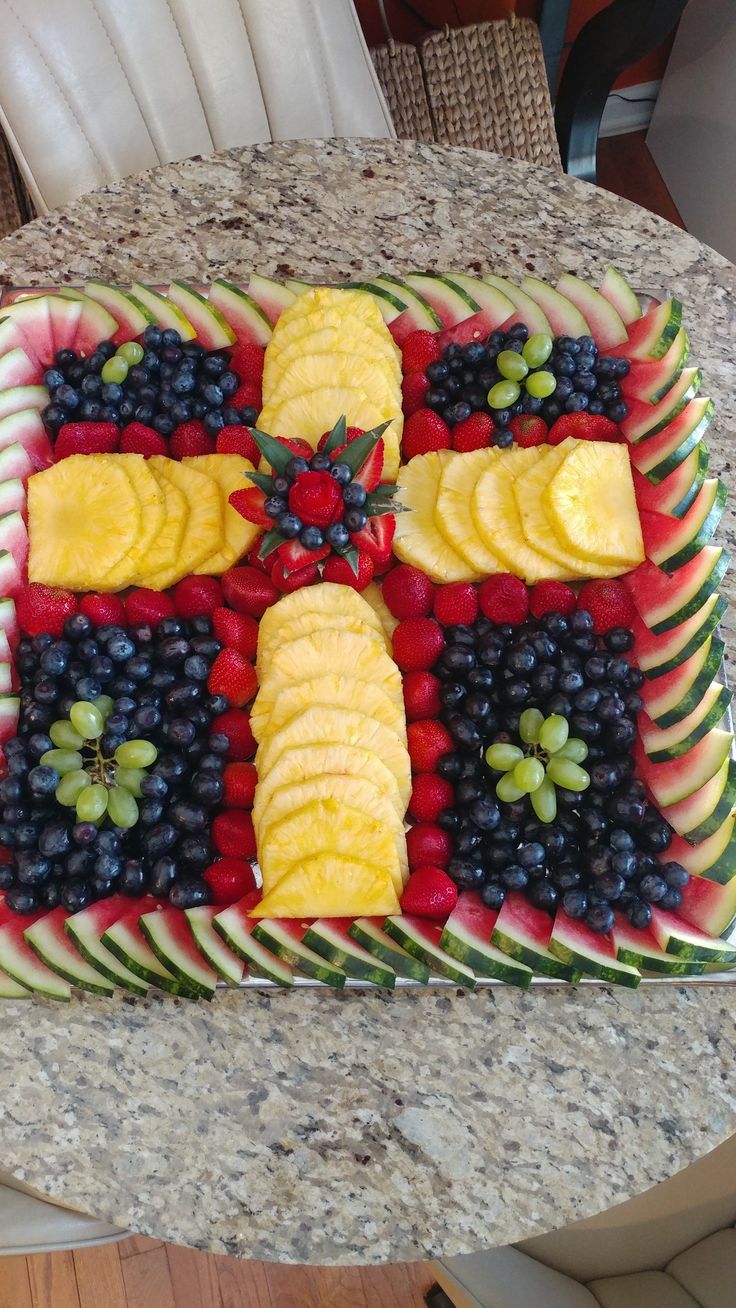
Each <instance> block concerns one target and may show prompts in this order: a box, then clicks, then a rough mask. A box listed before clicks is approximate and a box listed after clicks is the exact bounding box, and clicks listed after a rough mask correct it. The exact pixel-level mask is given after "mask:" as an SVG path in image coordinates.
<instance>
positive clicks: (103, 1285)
mask: <svg viewBox="0 0 736 1308" xmlns="http://www.w3.org/2000/svg"><path fill="white" fill-rule="evenodd" d="M1 1274H2V1265H1V1264H0V1275H1ZM74 1274H75V1276H76V1279H77V1293H78V1295H79V1308H102V1305H104V1308H127V1306H128V1299H127V1296H126V1293H125V1282H124V1281H123V1271H122V1267H121V1265H120V1246H119V1245H117V1244H102V1245H99V1246H98V1247H97V1248H94V1249H75V1250H74Z"/></svg>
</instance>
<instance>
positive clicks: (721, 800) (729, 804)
mask: <svg viewBox="0 0 736 1308" xmlns="http://www.w3.org/2000/svg"><path fill="white" fill-rule="evenodd" d="M718 776H720V774H719V773H716V777H718ZM715 779H716V778H714V777H711V779H710V781H709V782H706V786H708V785H711V784H712V782H713V781H714V780H715ZM702 789H705V787H702ZM699 794H700V791H697V790H696V791H695V793H694V794H693V795H690V796H689V799H690V801H692V806H693V807H694V806H695V805H696V804H697V800H698V795H699ZM701 802H702V801H701ZM735 803H736V762H734V760H733V759H727V760H726V762H725V763H724V765H723V788H722V790H721V792H720V794H719V796H718V799H717V801H716V802H715V804H714V805H713V807H712V809H711V810H710V812H709V813H707V814H705V815H704V816H703V817H702V818H701V820H700V821H699V822H697V823H696V824H695V825H694V826H692V827H690V828H689V829H688V830H687V831H685V832H678V834H682V835H684V837H685V839H686V840H687V841H688V843H689V844H692V845H698V844H700V842H701V841H702V840H707V838H708V836H712V835H714V834H715V832H716V831H717V830H718V828H719V827H720V826H721V825H722V824H723V823H724V822H725V821H726V818H728V817H730V815H731V811H732V809H733V807H734V804H735ZM687 804H688V801H687V800H685V801H683V803H682V804H679V805H678V804H674V805H673V806H672V808H679V809H680V810H682V809H683V807H684V806H687ZM671 814H672V809H664V810H663V812H662V816H663V817H664V818H665V819H666V820H667V821H668V822H670V825H672V826H674V822H671V820H670V815H671ZM675 830H677V827H675Z"/></svg>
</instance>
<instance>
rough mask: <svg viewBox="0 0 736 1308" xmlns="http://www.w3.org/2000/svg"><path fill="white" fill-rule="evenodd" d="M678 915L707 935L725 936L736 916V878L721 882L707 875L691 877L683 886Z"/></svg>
mask: <svg viewBox="0 0 736 1308" xmlns="http://www.w3.org/2000/svg"><path fill="white" fill-rule="evenodd" d="M677 915H678V917H681V918H684V920H685V921H686V922H689V923H690V926H694V927H699V928H700V930H701V931H704V932H705V934H706V935H707V936H725V935H726V934H727V933H728V931H729V930H730V929H731V927H732V926H733V924H734V920H735V919H736V878H732V880H731V881H728V882H726V884H725V885H720V884H719V883H718V882H717V881H708V880H707V879H706V878H705V877H691V878H690V880H689V881H688V883H687V885H686V886H683V887H682V903H681V904H680V907H679V908H678V910H677Z"/></svg>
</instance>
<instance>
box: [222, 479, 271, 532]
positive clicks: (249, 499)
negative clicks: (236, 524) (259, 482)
mask: <svg viewBox="0 0 736 1308" xmlns="http://www.w3.org/2000/svg"><path fill="white" fill-rule="evenodd" d="M265 502H266V496H265V495H264V493H263V491H262V490H259V489H258V487H257V486H247V487H245V488H244V489H243V490H236V491H233V492H232V494H231V495H230V496H228V503H229V504H231V505H232V507H233V508H234V509H235V511H236V513H239V514H240V516H241V518H245V519H246V520H247V521H248V522H254V523H255V524H256V526H257V527H272V526H273V521H272V519H271V518H269V516H268V514H267V513H266V511H265V509H264V507H263V506H264V504H265Z"/></svg>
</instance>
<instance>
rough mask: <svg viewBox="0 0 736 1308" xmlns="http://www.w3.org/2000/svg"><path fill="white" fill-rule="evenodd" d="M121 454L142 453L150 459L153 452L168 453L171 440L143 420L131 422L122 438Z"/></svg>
mask: <svg viewBox="0 0 736 1308" xmlns="http://www.w3.org/2000/svg"><path fill="white" fill-rule="evenodd" d="M120 453H121V454H142V455H143V457H144V458H145V459H149V458H150V457H151V455H152V454H163V455H168V453H169V442H168V441H167V440H165V438H164V437H163V436H162V435H161V433H160V432H158V431H154V429H153V427H146V425H145V423H142V422H129V423H128V425H127V427H126V428H125V430H124V432H123V434H122V437H121V439H120Z"/></svg>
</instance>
